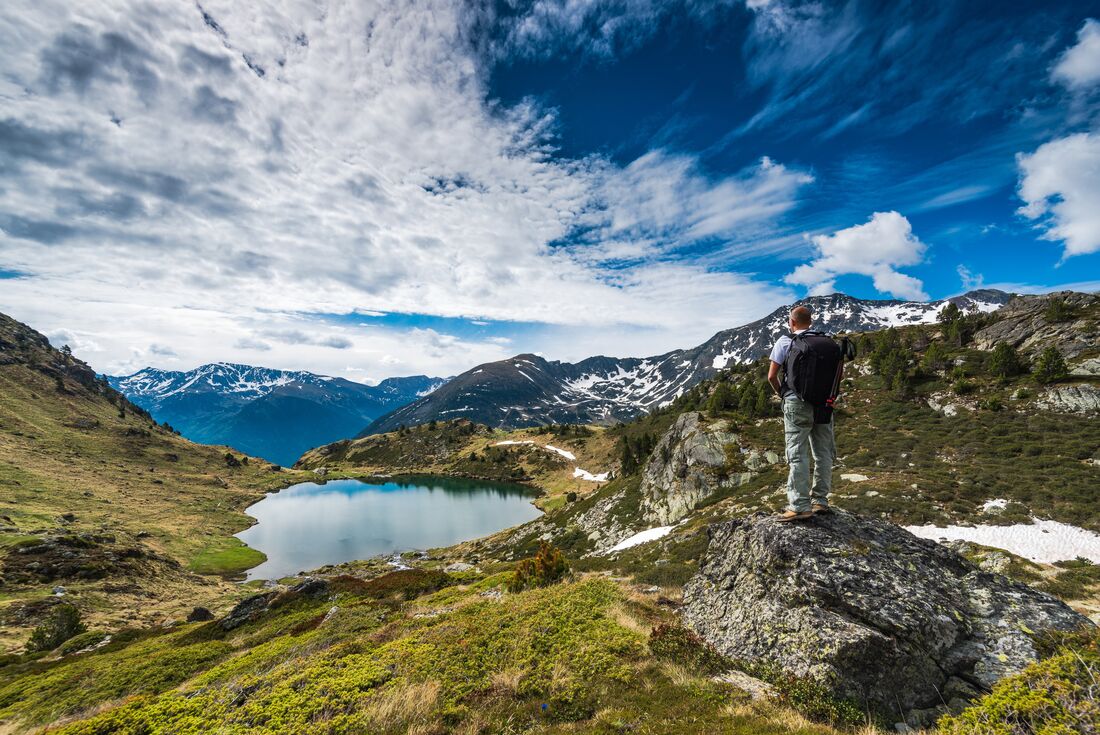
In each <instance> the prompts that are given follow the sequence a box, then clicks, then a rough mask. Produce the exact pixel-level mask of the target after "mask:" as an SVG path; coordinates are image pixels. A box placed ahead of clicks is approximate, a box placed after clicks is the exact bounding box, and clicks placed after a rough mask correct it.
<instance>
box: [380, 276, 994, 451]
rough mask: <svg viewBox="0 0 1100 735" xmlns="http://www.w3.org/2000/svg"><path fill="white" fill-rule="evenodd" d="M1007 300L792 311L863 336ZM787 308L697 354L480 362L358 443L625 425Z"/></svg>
mask: <svg viewBox="0 0 1100 735" xmlns="http://www.w3.org/2000/svg"><path fill="white" fill-rule="evenodd" d="M1010 298H1011V295H1010V294H1007V293H1004V292H1003V291H995V290H990V289H984V290H978V291H972V292H970V293H968V294H965V295H963V296H957V297H954V298H951V299H944V300H942V301H934V302H928V303H925V302H918V301H894V300H891V301H870V300H864V299H856V298H852V297H850V296H846V295H844V294H832V295H830V296H815V297H811V298H807V299H803V300H802V301H800V302H799V303H801V304H805V305H806V306H809V307H810V309H811V310H812V311H813V313H814V328H815V329H821V330H823V331H826V332H833V333H835V332H865V331H872V330H877V329H885V328H887V327H897V326H905V325H907V324H924V323H929V322H933V321H935V320H936V317H937V316H938V315H939V313H940V311H941V310H942V309H943V308H944V306H946V305H947V303H948V301H951V302H954V303H955V304H956V305H957V306H958V307H959V308H960V309H962V310H963V311H964V312H974V311H983V312H988V311H994V310H996V309H999V308H1000V307H1001V306H1002V305H1004V304H1005V303H1007V302H1008V300H1009V299H1010ZM788 314H789V309H788V308H787V307H783V308H780V309H777V310H775V311H774V312H772V313H771V314H770V315H768V316H766V317H764V318H763V319H760V320H758V321H755V322H752V323H750V324H746V325H744V326H741V327H736V328H734V329H729V330H726V331H723V332H719V333H718V334H716V335H714V336H713V337H711V338H710V339H709V340H707V341H706V342H704V343H703V344H702V345H699V346H698V347H694V348H692V349H688V350H674V351H672V352H669V353H667V354H664V355H658V356H656V357H647V358H636V357H627V358H614V357H590V358H588V359H586V360H582V361H581V362H578V363H563V362H556V361H554V362H550V361H547V360H545V359H543V358H541V357H539V356H537V355H517V356H516V357H513V358H511V359H509V360H501V361H499V362H493V363H487V364H485V365H479V366H478V367H476V368H474V369H473V370H470V371H468V372H465V373H463V374H461V375H459V376H458V377H456V378H453V379H452V380H451V381H450V382H448V383H447V384H446V385H444V386H442V387H441V388H439V389H438V390H436V391H435V392H433V393H432V394H431V395H429V396H426V397H424V398H421V399H419V400H417V401H414V402H412V403H409V404H408V405H406V406H403V407H401V408H399V409H397V410H395V411H393V412H391V413H389V414H387V415H385V416H383V417H381V418H380V419H378V420H377V421H375V422H374V423H372V424H370V425H369V426H368V427H367V428H366V429H365V430H364V431H363V432H362V433H361V436H365V435H367V434H377V433H381V432H386V431H393V430H394V429H396V428H398V427H400V426H402V425H407V426H413V425H416V424H422V423H424V422H427V421H430V420H432V419H441V420H446V419H453V418H465V419H470V420H471V421H476V422H478V423H483V424H487V425H489V426H495V427H503V428H517V427H522V426H535V425H539V424H548V423H612V422H616V421H625V420H628V419H631V418H633V417H635V416H637V415H638V414H640V413H644V412H646V411H650V410H652V409H654V408H657V407H659V406H661V405H664V404H666V403H668V402H670V401H672V400H674V399H675V398H676V397H677V396H679V395H681V394H682V393H683V392H684V391H686V390H687V389H689V388H691V387H692V386H694V385H695V384H697V383H699V382H700V381H702V380H705V379H707V378H709V377H711V376H712V375H714V374H715V373H716V372H718V371H719V370H721V369H722V368H725V367H727V366H729V365H733V364H738V363H745V362H751V361H753V360H756V359H758V358H759V357H761V356H763V355H766V354H768V352H769V351H770V350H771V346H772V345H773V344H774V343H775V340H776V339H777V338H778V337H779V336H780V335H781V334H785V333H786V331H787V318H788Z"/></svg>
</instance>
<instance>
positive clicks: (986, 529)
mask: <svg viewBox="0 0 1100 735" xmlns="http://www.w3.org/2000/svg"><path fill="white" fill-rule="evenodd" d="M905 530H906V531H909V532H910V533H912V534H913V535H915V536H920V537H921V538H927V539H932V540H933V541H941V540H945V541H973V542H974V543H976V544H981V545H982V546H992V547H993V548H996V549H1004V550H1005V551H1010V552H1012V553H1013V554H1016V555H1017V556H1022V557H1024V558H1025V559H1030V560H1031V561H1034V562H1039V563H1042V564H1052V563H1054V562H1056V561H1065V560H1068V559H1076V558H1077V557H1081V558H1084V559H1088V560H1089V561H1092V562H1096V563H1100V534H1097V533H1093V532H1092V531H1086V530H1085V529H1083V528H1078V527H1077V526H1071V525H1069V524H1066V523H1059V522H1058V521H1040V520H1036V521H1035V522H1034V523H1030V524H1027V523H1017V524H1015V525H1012V526H945V527H942V528H941V527H939V526H906V527H905Z"/></svg>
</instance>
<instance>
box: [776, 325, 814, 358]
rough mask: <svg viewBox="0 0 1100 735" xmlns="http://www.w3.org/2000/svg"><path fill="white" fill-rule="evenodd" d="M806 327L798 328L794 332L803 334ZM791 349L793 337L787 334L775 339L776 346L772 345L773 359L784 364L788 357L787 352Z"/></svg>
mask: <svg viewBox="0 0 1100 735" xmlns="http://www.w3.org/2000/svg"><path fill="white" fill-rule="evenodd" d="M805 331H806V330H805V329H796V330H794V332H792V334H802V333H803V332H805ZM790 351H791V338H790V337H788V336H787V335H785V334H784V335H783V336H782V337H780V338H779V339H777V340H776V341H775V346H774V347H772V354H771V361H772V362H774V363H776V364H778V365H782V364H783V362H784V361H785V360H786V359H787V353H788V352H790Z"/></svg>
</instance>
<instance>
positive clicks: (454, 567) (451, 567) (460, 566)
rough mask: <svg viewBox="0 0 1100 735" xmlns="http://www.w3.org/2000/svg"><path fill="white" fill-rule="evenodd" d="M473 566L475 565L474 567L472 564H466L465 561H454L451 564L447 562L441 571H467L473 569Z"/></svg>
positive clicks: (448, 572)
mask: <svg viewBox="0 0 1100 735" xmlns="http://www.w3.org/2000/svg"><path fill="white" fill-rule="evenodd" d="M474 568H475V567H474V565H473V564H467V563H466V562H462V561H456V562H455V563H453V564H448V565H447V566H445V567H443V571H444V572H446V573H447V574H460V573H462V572H469V571H471V570H473V569H474Z"/></svg>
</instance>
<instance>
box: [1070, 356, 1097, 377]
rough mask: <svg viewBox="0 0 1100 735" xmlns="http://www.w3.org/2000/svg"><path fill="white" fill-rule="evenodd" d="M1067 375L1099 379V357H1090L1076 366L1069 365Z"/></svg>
mask: <svg viewBox="0 0 1100 735" xmlns="http://www.w3.org/2000/svg"><path fill="white" fill-rule="evenodd" d="M1069 374H1070V375H1075V376H1080V377H1092V378H1096V377H1100V357H1090V358H1088V359H1085V360H1082V361H1081V362H1079V363H1077V364H1076V365H1070V367H1069Z"/></svg>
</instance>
